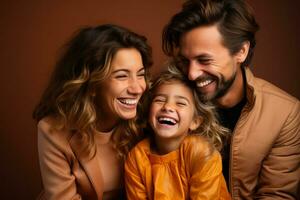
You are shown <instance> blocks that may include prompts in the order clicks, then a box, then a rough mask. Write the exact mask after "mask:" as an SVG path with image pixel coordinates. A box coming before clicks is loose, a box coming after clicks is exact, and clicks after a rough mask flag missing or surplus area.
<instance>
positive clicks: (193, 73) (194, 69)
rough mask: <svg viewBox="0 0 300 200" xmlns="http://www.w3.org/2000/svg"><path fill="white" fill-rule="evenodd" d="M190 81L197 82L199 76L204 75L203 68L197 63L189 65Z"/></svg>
mask: <svg viewBox="0 0 300 200" xmlns="http://www.w3.org/2000/svg"><path fill="white" fill-rule="evenodd" d="M187 71H188V73H187V75H188V79H189V80H191V81H194V80H196V79H197V78H198V77H199V76H201V75H202V74H203V69H202V68H201V66H200V65H199V64H197V63H195V62H190V64H189V65H188V70H187Z"/></svg>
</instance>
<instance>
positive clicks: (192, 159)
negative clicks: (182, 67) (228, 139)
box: [125, 71, 230, 200]
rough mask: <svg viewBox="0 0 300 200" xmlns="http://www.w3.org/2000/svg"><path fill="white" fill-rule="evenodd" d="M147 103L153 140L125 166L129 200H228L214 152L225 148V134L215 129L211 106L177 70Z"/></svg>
mask: <svg viewBox="0 0 300 200" xmlns="http://www.w3.org/2000/svg"><path fill="white" fill-rule="evenodd" d="M149 100H150V103H149V104H148V106H147V105H146V111H147V112H146V113H149V115H148V119H147V121H148V123H147V129H148V131H147V132H146V134H149V133H150V134H149V137H148V138H146V139H144V140H142V141H141V142H140V143H138V144H137V145H136V146H135V147H134V148H133V149H132V150H131V152H130V153H129V154H128V157H127V160H126V162H125V187H126V193H127V199H130V200H133V199H158V200H163V199H170V200H171V199H172V200H176V199H180V200H182V199H192V200H194V199H201V200H202V199H207V200H218V199H230V195H229V193H228V191H227V187H226V183H225V180H224V177H223V175H222V161H221V156H220V154H219V152H218V151H217V150H215V148H214V146H216V147H217V148H220V147H221V139H222V137H224V136H225V135H226V130H225V129H223V128H222V127H220V126H218V125H217V123H216V119H215V116H214V112H213V109H212V107H210V106H207V105H204V104H202V103H201V102H200V101H199V99H198V97H197V95H196V91H194V89H193V86H192V85H191V83H190V82H189V81H188V80H186V79H185V78H184V77H183V76H182V75H180V74H179V73H176V72H174V71H168V72H165V73H163V74H162V75H161V76H160V77H159V78H158V79H157V80H156V81H155V82H154V84H153V85H152V87H151V89H150V99H149ZM202 135H203V136H202ZM208 138H210V141H212V142H213V143H214V146H213V144H211V143H210V142H209V140H208Z"/></svg>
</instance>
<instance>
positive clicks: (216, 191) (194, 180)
mask: <svg viewBox="0 0 300 200" xmlns="http://www.w3.org/2000/svg"><path fill="white" fill-rule="evenodd" d="M194 170H195V171H194V172H193V174H192V176H191V179H190V199H191V200H195V199H201V200H204V199H207V200H209V199H230V195H229V193H228V191H227V188H226V183H225V180H224V177H223V174H222V160H221V156H220V154H219V153H218V152H214V153H213V155H212V156H211V157H210V158H209V159H208V160H206V161H205V164H203V165H198V166H197V167H196V168H195V169H194Z"/></svg>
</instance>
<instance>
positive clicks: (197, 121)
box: [189, 116, 203, 131]
mask: <svg viewBox="0 0 300 200" xmlns="http://www.w3.org/2000/svg"><path fill="white" fill-rule="evenodd" d="M202 121H203V118H202V117H201V116H195V117H194V119H193V121H192V123H191V125H190V127H189V130H190V131H194V130H196V129H197V128H198V127H199V126H200V125H201V123H202Z"/></svg>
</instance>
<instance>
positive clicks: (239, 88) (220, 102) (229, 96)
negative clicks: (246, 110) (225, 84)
mask: <svg viewBox="0 0 300 200" xmlns="http://www.w3.org/2000/svg"><path fill="white" fill-rule="evenodd" d="M244 93H245V91H244V79H243V72H242V69H241V68H240V67H239V68H238V70H237V74H236V77H235V80H234V82H233V83H232V85H231V87H230V88H229V90H228V92H227V93H226V94H225V95H224V96H222V97H220V98H219V99H217V101H216V104H217V106H218V107H221V108H232V107H234V106H235V105H237V104H238V103H239V102H240V101H241V100H242V99H243V97H244Z"/></svg>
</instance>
